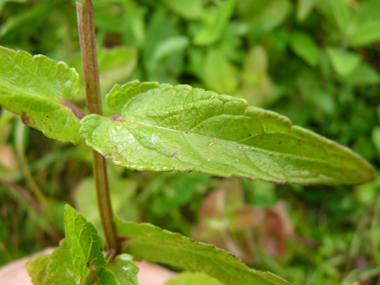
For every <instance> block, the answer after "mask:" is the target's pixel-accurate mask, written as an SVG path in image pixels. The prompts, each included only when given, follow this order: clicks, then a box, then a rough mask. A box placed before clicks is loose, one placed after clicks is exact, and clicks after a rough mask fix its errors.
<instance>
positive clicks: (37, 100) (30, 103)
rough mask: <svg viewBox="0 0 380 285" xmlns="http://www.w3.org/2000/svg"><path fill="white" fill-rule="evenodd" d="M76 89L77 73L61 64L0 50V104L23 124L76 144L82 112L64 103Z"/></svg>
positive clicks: (78, 138)
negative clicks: (19, 117) (20, 119)
mask: <svg viewBox="0 0 380 285" xmlns="http://www.w3.org/2000/svg"><path fill="white" fill-rule="evenodd" d="M78 90H79V80H78V74H77V73H76V72H75V70H74V69H70V68H69V67H68V66H67V65H66V64H65V63H63V62H59V63H56V62H55V61H53V60H51V59H49V58H47V57H45V56H43V55H36V56H34V57H33V56H31V55H30V54H28V53H27V52H24V51H18V52H15V51H14V50H11V49H7V48H4V47H0V105H1V106H2V107H3V108H5V109H7V110H9V111H11V112H13V113H15V114H17V115H20V116H21V118H22V120H23V122H24V124H27V125H29V126H31V127H33V128H36V129H39V130H41V131H42V132H43V133H44V134H45V135H46V136H48V137H50V138H54V139H58V140H60V141H71V142H72V143H78V142H79V140H80V137H79V128H80V122H79V120H80V118H82V117H83V113H82V111H81V110H79V109H78V108H77V107H76V106H74V105H72V104H70V103H69V101H68V100H69V99H70V98H72V97H74V96H75V95H76V94H77V93H78Z"/></svg>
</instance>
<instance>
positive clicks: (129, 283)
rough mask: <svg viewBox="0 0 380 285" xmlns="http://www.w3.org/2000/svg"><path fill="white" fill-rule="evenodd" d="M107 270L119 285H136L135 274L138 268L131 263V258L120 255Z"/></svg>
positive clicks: (126, 255)
mask: <svg viewBox="0 0 380 285" xmlns="http://www.w3.org/2000/svg"><path fill="white" fill-rule="evenodd" d="M107 268H108V269H109V270H110V271H111V272H112V273H113V275H115V278H116V279H117V280H118V281H119V283H120V285H137V276H136V275H137V272H138V271H139V268H138V266H137V264H136V263H135V262H133V258H132V256H130V255H128V254H120V255H118V256H116V257H115V259H114V260H113V262H112V263H111V264H109V265H108V266H107Z"/></svg>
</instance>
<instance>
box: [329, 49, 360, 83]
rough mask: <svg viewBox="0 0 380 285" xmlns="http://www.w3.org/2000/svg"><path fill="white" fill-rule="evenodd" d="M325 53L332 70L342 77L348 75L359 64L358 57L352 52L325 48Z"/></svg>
mask: <svg viewBox="0 0 380 285" xmlns="http://www.w3.org/2000/svg"><path fill="white" fill-rule="evenodd" d="M326 52H327V55H328V56H329V58H330V60H331V62H332V65H333V66H334V69H335V70H336V72H338V74H339V75H342V76H347V75H348V74H350V73H351V72H352V71H353V70H354V69H355V68H356V67H358V65H359V63H360V56H359V55H358V54H357V53H354V52H350V51H344V50H341V49H338V48H333V47H329V48H327V49H326Z"/></svg>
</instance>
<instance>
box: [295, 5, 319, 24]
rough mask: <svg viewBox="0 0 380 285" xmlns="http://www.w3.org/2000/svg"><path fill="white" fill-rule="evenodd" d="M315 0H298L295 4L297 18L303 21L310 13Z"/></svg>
mask: <svg viewBox="0 0 380 285" xmlns="http://www.w3.org/2000/svg"><path fill="white" fill-rule="evenodd" d="M315 2H316V0H299V1H298V4H297V20H298V21H303V20H305V19H306V18H307V16H308V15H309V14H310V12H311V10H312V9H313V7H314V4H315Z"/></svg>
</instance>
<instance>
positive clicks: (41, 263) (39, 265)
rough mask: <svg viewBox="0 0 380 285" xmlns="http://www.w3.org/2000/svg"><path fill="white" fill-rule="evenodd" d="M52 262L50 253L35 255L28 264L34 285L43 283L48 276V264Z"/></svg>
mask: <svg viewBox="0 0 380 285" xmlns="http://www.w3.org/2000/svg"><path fill="white" fill-rule="evenodd" d="M49 262H50V258H49V255H48V254H46V255H40V256H36V257H33V258H32V259H31V260H29V261H28V263H27V264H26V270H27V271H28V274H29V276H30V277H32V283H33V284H34V285H42V284H43V281H44V279H45V277H46V272H45V271H46V266H47V265H48V263H49Z"/></svg>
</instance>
